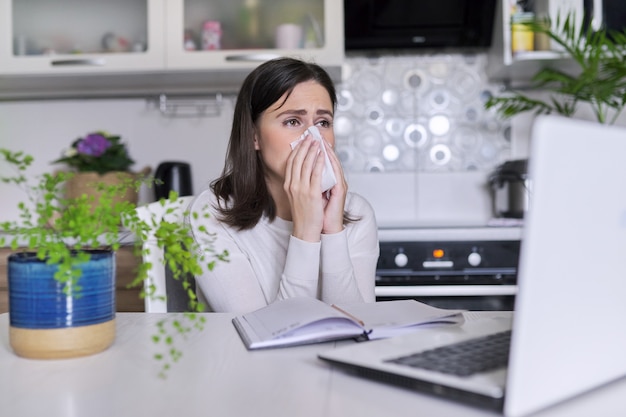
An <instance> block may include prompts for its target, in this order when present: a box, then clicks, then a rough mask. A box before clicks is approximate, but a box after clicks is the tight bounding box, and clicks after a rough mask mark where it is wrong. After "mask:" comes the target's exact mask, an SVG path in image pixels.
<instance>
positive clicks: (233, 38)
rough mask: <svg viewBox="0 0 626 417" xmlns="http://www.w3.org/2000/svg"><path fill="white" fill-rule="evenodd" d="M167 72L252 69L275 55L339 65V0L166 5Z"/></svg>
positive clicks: (172, 0) (176, 0)
mask: <svg viewBox="0 0 626 417" xmlns="http://www.w3.org/2000/svg"><path fill="white" fill-rule="evenodd" d="M166 15H167V59H166V62H167V64H166V65H167V68H173V69H206V68H216V69H229V68H251V67H254V66H256V65H258V63H259V62H260V61H265V60H267V59H270V58H274V57H278V56H286V55H288V56H297V57H301V58H304V59H307V60H310V61H314V62H316V63H318V64H320V65H326V66H339V65H341V62H342V60H343V56H344V46H343V44H344V35H343V2H342V1H338V0H168V1H167V12H166Z"/></svg>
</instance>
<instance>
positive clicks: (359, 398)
mask: <svg viewBox="0 0 626 417" xmlns="http://www.w3.org/2000/svg"><path fill="white" fill-rule="evenodd" d="M206 316H207V323H206V325H205V328H204V330H203V331H202V332H194V333H192V334H191V336H190V337H189V338H188V339H187V340H186V341H184V342H183V343H182V344H181V348H182V351H183V355H184V356H183V358H182V359H181V360H180V361H179V362H178V363H176V364H175V365H174V367H173V369H172V370H171V371H170V374H169V377H168V378H167V379H165V380H163V379H160V378H158V377H157V373H158V370H159V367H158V365H157V363H156V362H155V360H154V359H153V358H152V355H151V352H153V351H154V349H155V348H154V345H153V344H152V342H151V340H150V335H151V334H152V333H153V331H154V328H155V327H154V326H155V323H156V322H157V321H158V320H160V319H162V318H163V317H164V315H163V314H154V313H152V314H148V313H118V314H117V339H116V341H115V343H114V345H113V346H111V347H110V348H109V349H107V350H106V351H105V352H102V353H100V354H97V355H93V356H88V357H84V358H77V359H65V360H45V361H44V360H29V359H22V358H19V357H17V356H16V355H15V354H13V352H12V351H11V348H10V346H9V341H8V314H6V313H5V314H2V315H0V415H2V416H11V417H21V416H29V417H30V416H46V417H56V416H63V417H74V416H77V417H78V416H80V417H84V416H89V417H99V416H102V417H119V416H133V417H137V416H150V417H156V416H168V417H172V416H186V417H194V416H202V417H205V416H209V415H211V416H220V417H224V416H237V417H240V416H255V417H265V416H289V417H295V416H298V417H300V416H316V417H320V416H324V417H328V416H336V417H346V416H359V417H363V416H395V417H402V416H416V415H420V416H435V417H436V416H446V417H448V416H463V417H474V416H494V415H497V414H494V413H490V412H486V411H484V410H480V409H476V408H471V407H468V406H465V405H461V404H457V403H453V402H449V401H445V400H442V399H438V398H434V397H430V396H426V395H422V394H418V393H414V392H411V391H408V390H405V389H402V388H397V387H394V386H389V385H386V384H382V383H378V382H374V381H369V380H365V379H360V378H357V377H354V376H351V375H348V374H344V373H343V372H341V371H338V370H335V369H333V368H332V367H330V366H329V365H328V364H326V363H324V362H322V361H320V360H319V359H317V353H318V352H321V351H323V350H326V349H332V348H333V347H334V346H336V345H337V344H339V345H344V344H346V343H354V342H352V341H344V342H340V343H337V344H335V343H324V344H317V345H309V346H301V347H291V348H284V349H273V350H263V351H254V352H248V351H247V350H246V349H245V347H244V346H243V344H242V343H241V340H240V339H239V336H238V334H237V332H236V331H235V329H234V327H233V326H232V324H231V321H230V319H231V317H232V316H231V315H229V314H217V313H208V314H207V315H206ZM624 397H626V379H622V380H620V381H619V382H617V383H613V384H611V385H608V386H606V387H604V388H603V389H601V390H596V391H594V392H593V393H590V394H586V395H584V396H581V397H579V398H577V399H574V400H571V401H568V402H566V403H564V404H562V405H560V406H559V407H556V408H552V409H549V410H547V411H546V412H544V413H541V414H539V415H541V416H550V417H552V416H567V417H572V416H585V417H588V416H593V415H597V416H600V415H601V416H624V415H626V401H623V398H624Z"/></svg>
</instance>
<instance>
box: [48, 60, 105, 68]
mask: <svg viewBox="0 0 626 417" xmlns="http://www.w3.org/2000/svg"><path fill="white" fill-rule="evenodd" d="M105 64H106V61H105V60H104V59H101V58H99V59H95V58H91V59H57V60H54V61H52V65H53V66H64V65H86V66H87V65H88V66H99V67H101V66H103V65H105Z"/></svg>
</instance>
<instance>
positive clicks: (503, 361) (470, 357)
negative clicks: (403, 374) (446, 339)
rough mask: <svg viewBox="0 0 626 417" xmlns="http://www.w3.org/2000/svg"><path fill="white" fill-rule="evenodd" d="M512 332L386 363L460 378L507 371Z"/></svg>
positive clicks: (439, 348) (508, 331)
mask: <svg viewBox="0 0 626 417" xmlns="http://www.w3.org/2000/svg"><path fill="white" fill-rule="evenodd" d="M510 342H511V331H510V330H507V331H504V332H500V333H495V334H491V335H488V336H483V337H478V338H475V339H470V340H466V341H463V342H459V343H455V344H452V345H447V346H441V347H438V348H435V349H430V350H426V351H422V352H419V353H416V354H413V355H408V356H402V357H399V358H396V359H390V360H388V361H386V362H391V363H396V364H399V365H406V366H411V367H414V368H421V369H427V370H429V371H436V372H442V373H444V374H452V375H458V376H470V375H473V374H475V373H479V372H486V371H492V370H495V369H498V368H504V367H505V366H506V365H507V363H508V360H509V346H510Z"/></svg>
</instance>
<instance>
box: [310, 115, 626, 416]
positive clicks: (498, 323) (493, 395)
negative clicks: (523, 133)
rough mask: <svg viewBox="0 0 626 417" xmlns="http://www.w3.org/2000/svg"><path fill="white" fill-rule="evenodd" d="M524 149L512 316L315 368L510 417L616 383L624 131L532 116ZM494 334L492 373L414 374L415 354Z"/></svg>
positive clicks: (412, 337)
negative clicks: (499, 347) (496, 352)
mask: <svg viewBox="0 0 626 417" xmlns="http://www.w3.org/2000/svg"><path fill="white" fill-rule="evenodd" d="M531 138H532V142H531V152H530V156H529V176H530V178H531V181H532V194H531V198H530V206H529V210H528V213H527V215H526V217H525V219H524V226H523V233H522V246H521V253H520V261H519V268H518V293H517V296H516V300H515V311H514V312H513V313H509V316H508V317H507V315H506V314H505V313H503V312H501V313H493V314H485V315H484V316H486V317H483V318H478V319H475V320H474V319H468V320H466V322H465V323H464V324H463V325H460V326H454V327H449V326H448V327H438V328H430V329H423V330H420V331H418V332H415V333H411V334H408V335H405V336H400V337H397V338H391V339H384V340H379V341H371V342H366V343H361V344H354V345H348V346H342V347H339V348H336V349H333V350H330V351H328V352H323V353H321V354H319V358H320V359H322V360H325V361H328V362H330V363H331V364H333V365H335V366H337V367H340V368H344V369H346V370H349V371H351V372H353V373H356V374H357V375H361V376H366V377H371V378H376V379H379V380H381V381H385V382H388V383H395V384H399V385H403V386H405V387H408V388H411V389H415V390H417V391H420V392H427V393H431V394H435V395H439V396H443V397H446V398H450V399H454V400H458V401H463V402H466V403H469V404H474V405H477V406H482V407H487V408H491V409H496V410H498V411H501V412H503V414H504V415H506V416H513V417H514V416H524V415H527V414H530V413H533V412H536V411H538V410H541V409H543V408H546V407H548V406H551V405H553V404H556V403H559V402H562V401H564V400H567V399H569V398H572V397H574V396H577V395H578V394H581V393H583V392H585V391H588V390H591V389H593V388H595V387H599V386H600V385H603V384H606V383H609V382H611V381H614V380H617V379H620V378H621V377H623V376H625V375H626V360H624V355H625V352H626V332H625V331H624V318H626V301H625V295H626V163H625V161H626V129H624V128H619V127H612V126H603V125H600V124H597V123H592V122H586V121H581V120H574V119H569V118H563V117H561V116H540V117H538V118H537V119H536V120H535V122H534V124H533V128H532V136H531ZM472 314H474V315H476V316H480V314H476V313H475V312H469V315H468V317H470V318H471V315H472ZM511 317H512V318H511ZM494 333H500V335H499V336H497V337H500V338H502V337H504V338H505V339H506V338H509V339H510V342H509V343H510V348H509V346H506V341H505V349H504V352H505V355H504V356H503V357H500V359H499V361H500V362H501V363H500V365H496V366H495V369H494V368H493V367H492V368H491V369H488V370H487V371H483V372H478V373H474V374H470V375H464V376H458V375H455V374H451V373H443V372H440V371H439V370H432V369H426V368H429V365H432V363H433V362H434V361H433V360H432V357H433V356H432V355H431V360H429V359H426V360H424V359H423V358H422V356H423V355H421V354H420V352H421V351H426V350H432V349H436V348H440V347H444V346H448V345H452V344H457V343H459V342H462V341H466V340H469V339H472V340H474V339H476V338H480V337H485V336H488V335H491V334H494ZM438 352H439V351H436V352H435V355H434V357H439V356H441V355H440V354H439V353H438ZM416 355H417V356H416ZM491 356H492V354H486V355H485V354H482V355H481V356H480V357H491ZM414 357H419V358H421V359H419V360H417V361H416V363H417V365H415V364H413V363H412V361H413V359H412V358H414ZM420 361H421V362H420ZM446 361H447V362H450V361H451V360H446ZM424 362H425V363H426V366H425V367H424V366H423V363H424ZM469 362H474V360H471V361H469Z"/></svg>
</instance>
